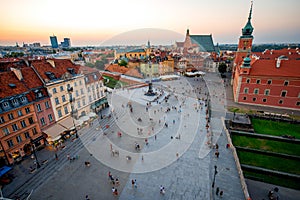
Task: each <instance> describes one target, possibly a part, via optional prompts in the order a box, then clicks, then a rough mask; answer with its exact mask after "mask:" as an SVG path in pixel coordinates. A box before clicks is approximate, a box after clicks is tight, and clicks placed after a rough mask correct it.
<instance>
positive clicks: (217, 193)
mask: <svg viewBox="0 0 300 200" xmlns="http://www.w3.org/2000/svg"><path fill="white" fill-rule="evenodd" d="M219 191H220V188H219V187H217V189H216V195H217V196H218V195H219Z"/></svg>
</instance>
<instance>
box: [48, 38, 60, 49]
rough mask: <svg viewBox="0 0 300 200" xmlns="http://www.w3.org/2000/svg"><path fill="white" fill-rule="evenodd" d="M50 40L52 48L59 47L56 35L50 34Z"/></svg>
mask: <svg viewBox="0 0 300 200" xmlns="http://www.w3.org/2000/svg"><path fill="white" fill-rule="evenodd" d="M50 41H51V46H52V48H58V42H57V37H56V36H55V35H53V36H50Z"/></svg>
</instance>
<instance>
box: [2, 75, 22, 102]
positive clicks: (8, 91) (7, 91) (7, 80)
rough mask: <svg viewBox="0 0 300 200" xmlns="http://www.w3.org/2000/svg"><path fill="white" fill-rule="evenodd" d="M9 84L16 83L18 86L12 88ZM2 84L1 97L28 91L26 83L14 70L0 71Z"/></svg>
mask: <svg viewBox="0 0 300 200" xmlns="http://www.w3.org/2000/svg"><path fill="white" fill-rule="evenodd" d="M8 84H15V86H16V87H15V88H11V87H10V86H9V85H8ZM0 85H1V88H0V98H5V97H10V96H14V95H18V94H22V93H24V92H26V91H28V89H27V88H26V87H25V85H24V84H23V83H22V82H21V81H19V79H18V78H17V77H16V75H15V74H14V72H12V71H8V72H1V73H0Z"/></svg>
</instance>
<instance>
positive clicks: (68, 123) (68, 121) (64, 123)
mask: <svg viewBox="0 0 300 200" xmlns="http://www.w3.org/2000/svg"><path fill="white" fill-rule="evenodd" d="M74 120H75V119H74ZM58 123H59V124H60V125H61V126H63V127H65V128H66V129H68V130H72V129H74V128H75V127H74V121H73V118H72V117H67V118H65V119H63V120H61V121H59V122H58Z"/></svg>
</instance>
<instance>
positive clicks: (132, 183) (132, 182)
mask: <svg viewBox="0 0 300 200" xmlns="http://www.w3.org/2000/svg"><path fill="white" fill-rule="evenodd" d="M131 185H132V187H134V180H133V179H132V180H131Z"/></svg>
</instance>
